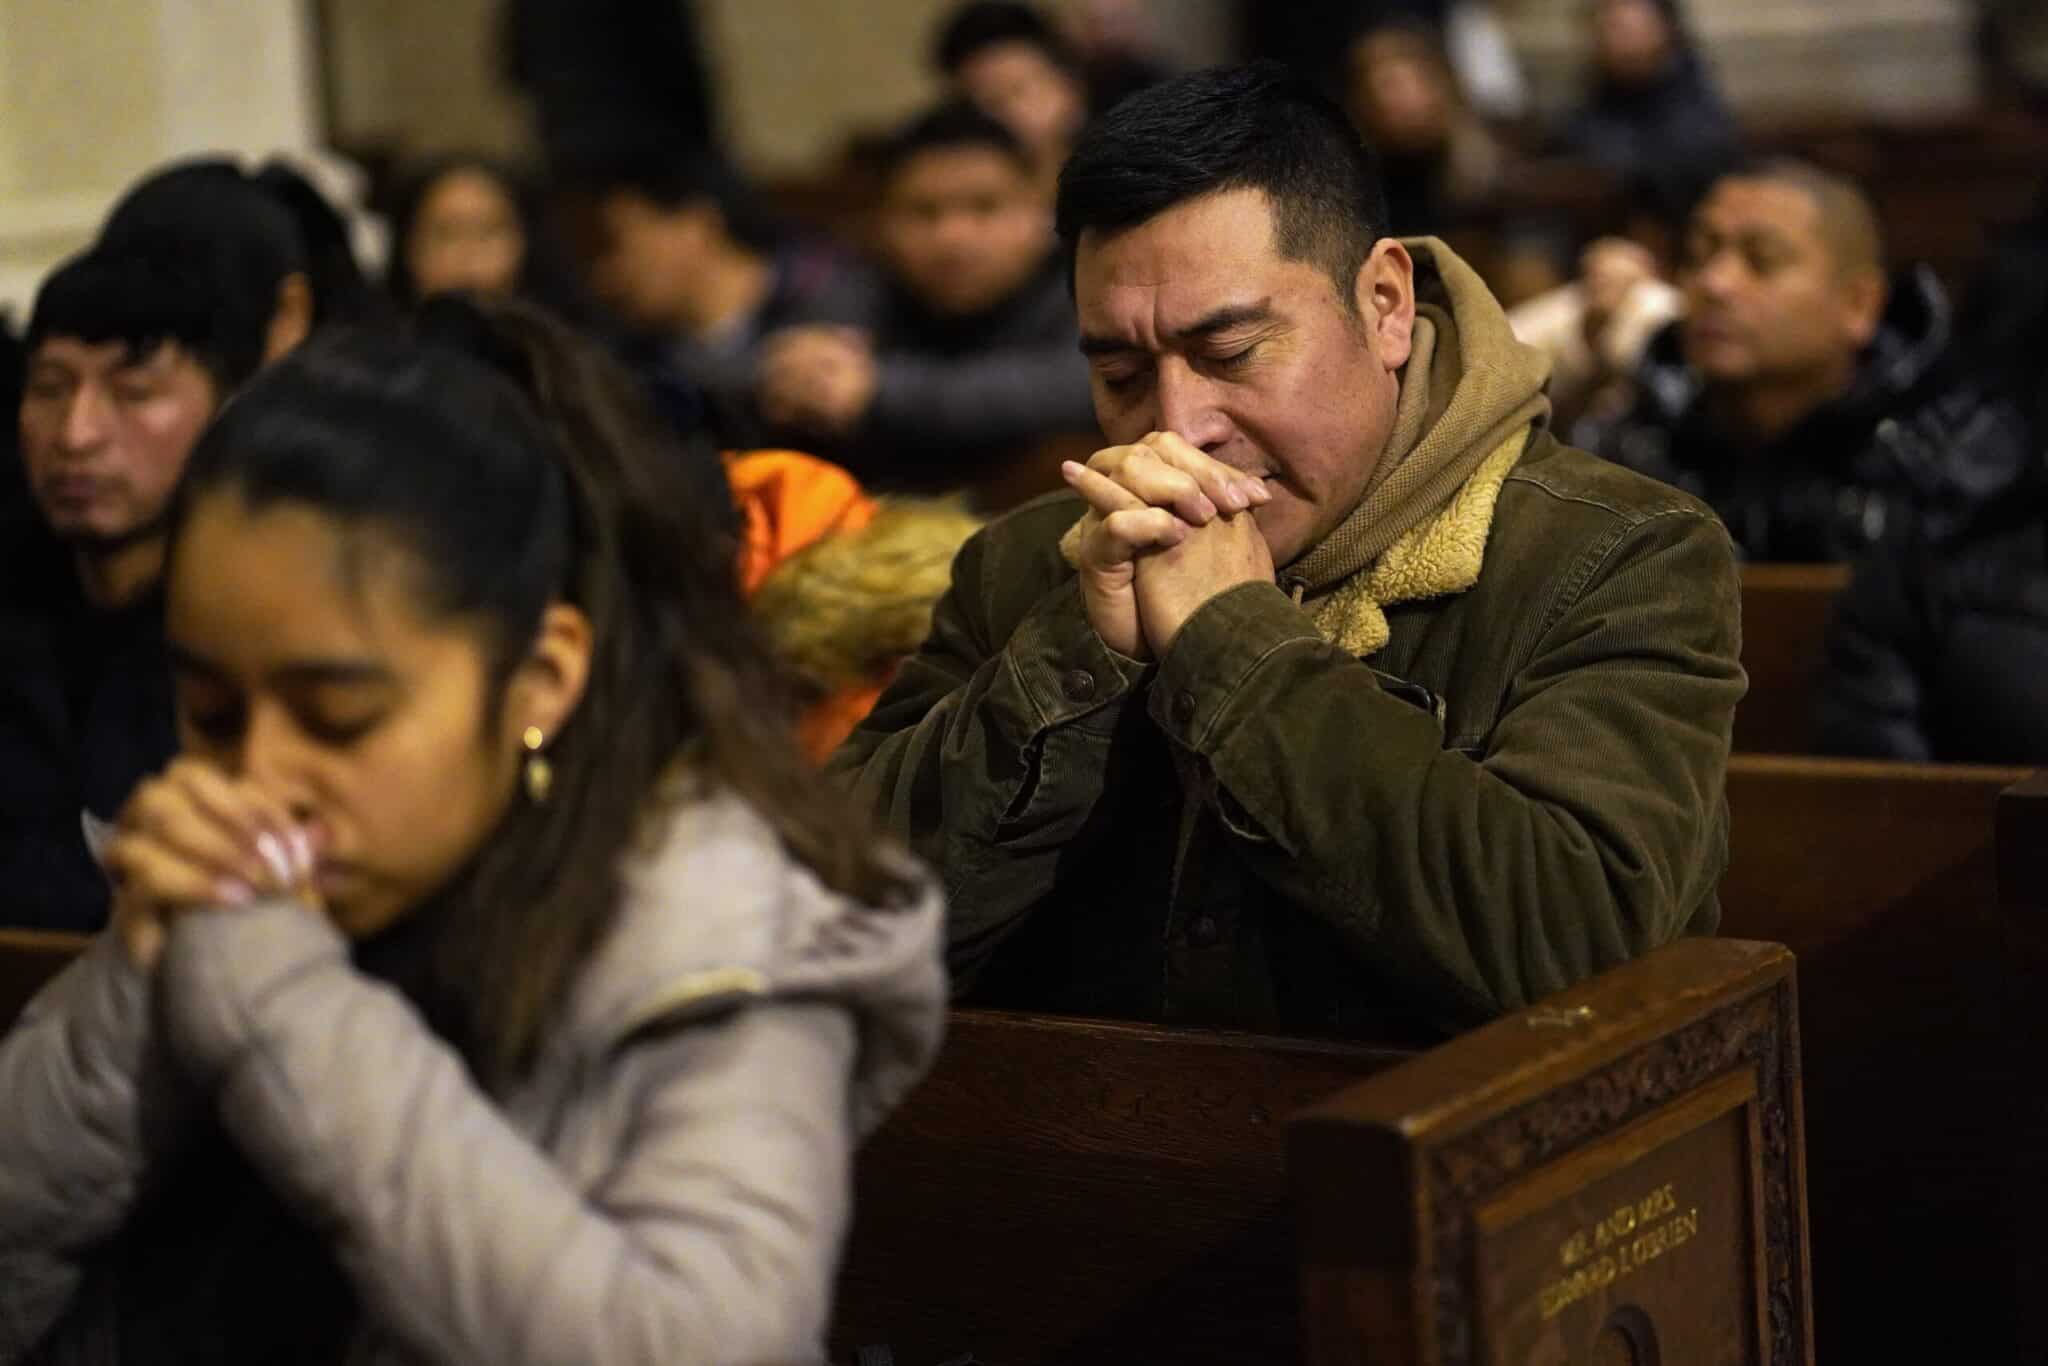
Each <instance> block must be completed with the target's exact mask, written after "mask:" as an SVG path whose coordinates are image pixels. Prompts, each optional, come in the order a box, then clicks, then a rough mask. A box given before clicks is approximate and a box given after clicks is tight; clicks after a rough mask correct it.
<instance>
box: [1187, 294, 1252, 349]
mask: <svg viewBox="0 0 2048 1366" xmlns="http://www.w3.org/2000/svg"><path fill="white" fill-rule="evenodd" d="M1272 318H1273V301H1272V300H1271V299H1261V300H1259V301H1258V302H1257V303H1253V304H1225V305H1224V306H1223V307H1222V308H1219V309H1216V310H1214V311H1213V312H1210V313H1207V314H1205V315H1203V316H1202V317H1201V318H1199V319H1197V320H1196V321H1194V322H1192V323H1189V324H1188V325H1187V326H1186V327H1183V328H1179V329H1177V330H1176V331H1175V332H1174V334H1173V339H1174V340H1175V341H1177V342H1191V341H1201V340H1202V339H1203V338H1205V337H1213V336H1215V335H1216V334H1217V333H1218V332H1228V331H1229V330H1230V329H1232V328H1233V327H1244V326H1247V325H1249V324H1252V323H1263V322H1270V321H1272Z"/></svg>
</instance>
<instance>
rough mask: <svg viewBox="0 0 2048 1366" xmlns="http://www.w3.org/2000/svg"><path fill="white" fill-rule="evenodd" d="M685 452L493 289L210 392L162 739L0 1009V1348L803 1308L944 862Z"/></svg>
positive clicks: (785, 1357) (908, 1076) (912, 1009)
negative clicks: (41, 980)
mask: <svg viewBox="0 0 2048 1366" xmlns="http://www.w3.org/2000/svg"><path fill="white" fill-rule="evenodd" d="M679 468H680V465H679V462H677V461H676V460H675V459H674V458H673V457H670V456H668V455H667V453H666V452H664V450H663V448H662V446H661V443H660V441H659V440H658V439H657V438H656V437H655V436H654V435H653V433H652V432H651V431H650V430H649V427H648V424H647V423H646V421H645V420H644V419H643V418H642V417H641V416H640V415H639V414H638V413H637V411H636V410H635V409H634V408H633V406H632V404H631V402H630V395H629V394H628V392H627V387H626V381H624V380H622V379H621V378H619V377H618V376H617V375H616V374H615V372H613V371H612V370H611V369H610V368H609V367H608V366H607V364H606V363H605V362H603V361H602V360H601V359H600V358H598V357H597V356H596V355H595V354H594V353H592V352H590V351H589V350H588V349H586V348H584V347H583V346H582V345H581V344H580V343H577V342H575V341H574V340H573V339H572V338H570V337H569V336H568V335H567V334H566V333H565V332H564V331H562V330H561V329H559V328H558V327H557V326H556V325H554V324H552V323H550V322H548V321H547V320H546V319H545V318H544V317H542V316H541V315H539V314H537V313H535V312H533V311H530V310H527V309H524V308H522V307H519V306H516V305H489V306H485V305H477V304H471V303H469V302H466V301H463V300H459V299H455V300H447V301H442V302H439V303H435V304H432V305H430V306H429V307H428V308H427V309H426V311H425V313H424V315H423V316H422V319H421V321H420V324H419V335H418V336H416V337H413V338H394V337H392V336H390V335H371V334H365V333H350V332H342V333H338V334H335V335H333V336H329V337H324V338H319V339H316V340H315V341H314V342H313V343H311V344H309V345H308V346H307V347H306V348H304V349H302V350H301V351H300V352H298V353H296V354H295V355H293V356H292V357H291V358H289V359H288V360H286V361H285V362H282V363H280V364H279V365H278V366H277V367H275V368H274V369H273V370H271V371H269V372H267V373H265V374H264V375H263V376H262V377H261V378H259V379H258V380H257V381H256V382H255V383H254V384H252V385H251V387H250V388H249V389H247V390H246V391H245V392H244V393H243V394H242V395H241V396H240V397H238V398H237V400H236V401H235V403H234V404H232V405H231V406H230V407H229V408H228V409H227V410H226V411H225V412H223V414H222V415H221V417H220V419H219V420H218V422H217V423H216V424H215V426H214V427H213V428H212V429H211V430H210V432H209V433H208V434H207V436H206V437H205V438H204V439H203V441H202V443H201V445H200V447H199V449H198V450H197V451H196V452H195V454H194V456H193V459H192V463H191V466H190V469H189V473H188V474H187V476H186V485H185V489H184V494H183V500H182V503H181V506H180V510H179V513H178V516H177V519H176V524H175V530H174V539H173V543H172V549H171V556H170V564H169V599H168V601H169V638H170V641H171V645H172V651H173V656H174V659H175V662H176V671H177V690H178V712H179V727H180V734H181V739H182V743H183V750H184V753H183V757H181V758H180V759H178V760H177V761H176V762H175V763H174V764H173V765H172V766H171V768H170V769H169V770H168V771H167V772H166V773H165V774H164V775H163V776H162V777H161V778H159V779H156V780H154V781H152V782H149V783H147V784H145V785H144V786H143V787H142V788H141V789H140V790H138V792H137V793H136V795H135V797H134V798H133V799H132V801H131V802H130V804H129V806H128V808H127V809H126V811H125V813H124V814H123V817H122V820H121V823H120V828H119V831H118V835H117V837H116V839H115V840H114V842H113V844H112V846H111V848H110V849H109V850H108V852H107V862H108V866H109V870H110V872H111V873H112V874H113V876H114V877H115V878H116V879H117V881H118V884H119V889H118V892H117V894H116V912H115V922H114V928H113V930H112V931H111V932H110V933H109V934H107V935H105V936H102V938H101V939H100V940H99V941H98V942H96V943H95V945H94V947H93V948H92V949H91V950H90V951H89V952H88V953H87V954H86V956H85V957H84V958H83V959H82V960H81V961H80V962H79V963H77V964H76V965H74V966H73V967H72V968H71V969H70V970H69V971H68V972H66V973H65V974H64V975H63V976H62V977H60V978H59V979H58V980H57V981H56V982H54V983H52V984H51V986H50V987H49V988H48V989H47V990H46V991H45V992H44V993H43V994H42V995H41V996H40V997H39V998H38V999H37V1000H36V1001H35V1002H34V1003H33V1004H32V1005H31V1006H30V1008H29V1010H28V1012H27V1013H26V1014H25V1015H24V1016H23V1018H22V1021H21V1023H20V1024H19V1025H18V1026H17V1027H16V1028H15V1030H14V1031H13V1032H12V1033H11V1034H10V1035H9V1036H8V1037H7V1038H6V1039H5V1041H4V1043H0V1096H4V1097H5V1104H4V1106H0V1361H16V1360H26V1361H32V1362H38V1363H45V1362H55V1363H70V1362H108V1363H113V1362H120V1363H129V1362H143V1361H158V1360H161V1361H181V1362H182V1361H219V1362H241V1361H251V1362H253V1361H263V1362H272V1361H293V1362H299V1361H322V1360H325V1361H341V1360H349V1361H358V1360H385V1359H397V1360H428V1361H446V1362H457V1361H460V1362H493V1363H541V1362H560V1363H564V1364H565V1366H567V1364H569V1363H576V1364H578V1366H592V1364H596V1366H604V1364H605V1363H613V1362H650V1363H652V1362H662V1363H670V1362H674V1363H681V1362H692V1363H718V1362H733V1363H738V1362H761V1363H766V1362H776V1363H784V1362H799V1361H812V1360H817V1359H819V1357H820V1346H821V1340H822V1336H823V1332H824V1327H825V1322H826V1311H827V1307H828V1298H829V1294H830V1288H831V1281H832V1272H833V1268H834V1264H835V1261H836V1259H837V1254H838V1251H839V1246H840V1243H841V1239H842V1235H843V1233H844V1231H845V1228H846V1224H847V1219H848V1213H849V1211H848V1201H849V1189H848V1181H849V1156H850V1152H851V1149H852V1146H853V1143H854V1141H855V1138H856V1137H857V1135H858V1134H860V1133H861V1132H863V1131H865V1130H866V1129H868V1128H869V1127H871V1126H872V1125H873V1124H874V1123H875V1122H876V1121H877V1120H878V1119H879V1118H880V1116H881V1115H882V1114H883V1113H884V1112H885V1111H886V1110H887V1108H888V1107H889V1106H890V1105H891V1104H892V1103H893V1102H894V1101H895V1100H896V1099H898V1098H899V1097H900V1096H901V1095H902V1094H903V1093H904V1091H905V1090H906V1089H907V1088H908V1087H909V1086H910V1084H911V1083H912V1082H913V1081H914V1080H915V1078H916V1077H917V1075H918V1074H919V1073H920V1072H921V1070H922V1069H923V1068H924V1066H925V1065H926V1063H927V1062H928V1061H929V1059H930V1057H931V1055H932V1053H933V1051H934V1049H935V1047H936V1044H937V1037H938V1032H939V1027H940V1020H941V1011H942V1002H943V982H942V974H941V971H940V968H939V967H938V960H937V935H938V908H937V905H936V902H935V898H934V896H933V895H932V894H931V892H930V891H929V890H928V889H927V887H926V885H925V884H924V882H923V881H922V880H921V877H920V875H919V874H918V873H917V871H916V870H915V868H914V867H913V866H912V865H910V864H909V863H908V861H907V859H905V858H903V857H901V856H898V855H897V854H895V853H894V852H893V851H892V850H890V849H889V848H888V847H887V846H885V845H884V844H882V843H881V842H880V841H879V840H878V839H877V838H876V837H875V836H874V835H873V834H872V833H871V831H870V830H869V829H868V828H867V826H866V824H865V822H864V821H863V820H862V819H861V818H860V817H858V816H857V815H856V814H855V813H854V811H853V810H852V808H851V807H850V806H848V805H847V804H846V803H844V802H843V801H842V800H841V799H840V798H839V796H838V795H837V793H836V792H835V791H833V790H832V789H829V788H827V787H825V786H823V785H821V784H820V783H819V781H818V780H817V779H816V778H815V777H814V776H813V775H812V774H811V772H810V771H809V769H808V766H807V765H806V763H805V761H804V759H803V758H802V756H801V755H800V753H799V752H798V750H797V747H796V745H795V743H794V740H793V739H792V737H791V734H790V732H789V729H788V727H787V725H786V723H785V722H784V721H783V720H782V717H783V715H784V712H783V710H782V709H781V708H779V707H778V706H777V705H776V698H777V697H778V695H779V688H778V686H777V683H776V680H775V678H774V676H773V671H772V669H771V668H770V666H769V665H768V664H767V663H766V662H765V656H764V654H763V653H762V650H761V648H760V647H759V646H758V645H757V644H756V643H755V640H754V638H753V636H752V635H751V633H750V631H749V629H748V626H747V624H746V620H745V617H744V609H743V608H742V606H741V604H740V601H739V599H738V596H737V594H736V591H735V589H734V585H733V582H732V580H733V570H732V563H733V559H732V549H731V546H730V543H729V542H728V541H727V540H726V539H725V538H724V537H723V536H721V535H717V534H714V533H713V532H712V531H711V530H710V529H709V528H711V527H712V526H713V525H714V523H713V522H712V520H711V515H710V513H709V512H708V510H704V509H701V508H699V507H696V506H693V505H692V503H691V501H690V500H689V499H688V498H687V497H686V496H685V495H683V494H681V493H679V492H677V490H676V489H675V488H674V487H673V485H674V484H675V483H676V481H677V478H678V476H677V474H676V471H677V470H678V469H679ZM700 519H702V523H703V524H702V525H699V521H700Z"/></svg>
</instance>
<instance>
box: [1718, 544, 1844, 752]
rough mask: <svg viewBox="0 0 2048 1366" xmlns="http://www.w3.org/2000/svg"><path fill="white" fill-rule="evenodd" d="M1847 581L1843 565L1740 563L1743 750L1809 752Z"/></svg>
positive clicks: (1739, 743)
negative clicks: (1745, 687)
mask: <svg viewBox="0 0 2048 1366" xmlns="http://www.w3.org/2000/svg"><path fill="white" fill-rule="evenodd" d="M1848 586H1849V567H1848V566H1847V565H1839V564H1747V565H1744V566H1743V567H1742V667H1743V668H1744V669H1745V670H1747V671H1748V673H1749V692H1748V694H1747V695H1746V696H1744V697H1743V699H1742V702H1741V705H1739V706H1737V707H1736V709H1735V752H1736V753H1738V754H1811V753H1812V752H1813V748H1814V701H1815V697H1816V696H1817V694H1818V692H1819V687H1820V674H1821V666H1822V662H1823V659H1824V656H1825V643H1826V638H1827V627H1828V620H1829V618H1830V617H1831V616H1832V615H1833V614H1834V609H1835V599H1836V598H1837V597H1838V596H1839V595H1840V594H1841V592H1842V590H1843V589H1844V588H1846V587H1848Z"/></svg>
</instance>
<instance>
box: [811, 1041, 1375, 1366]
mask: <svg viewBox="0 0 2048 1366" xmlns="http://www.w3.org/2000/svg"><path fill="white" fill-rule="evenodd" d="M1407 1056H1408V1055H1407V1054H1405V1053H1402V1052H1397V1051H1393V1050H1385V1049H1375V1048H1369V1047H1361V1046H1357V1045H1350V1044H1339V1043H1321V1042H1313V1041H1303V1040H1282V1039H1270V1038H1260V1037H1254V1036H1250V1035H1240V1034H1226V1033H1217V1032H1209V1031H1193V1030H1167V1029H1159V1028H1154V1027H1151V1026H1146V1025H1132V1024H1111V1023H1106V1022H1101V1021H1093V1020H1068V1019H1053V1018H1047V1017H1040V1016H1032V1015H1011V1014H1003V1013H998V1012H986V1011H974V1010H967V1011H958V1012H955V1014H954V1016H953V1018H952V1021H951V1023H950V1025H949V1033H948V1036H947V1040H946V1046H945V1051H944V1053H943V1054H942V1056H941V1057H940V1059H939V1063H938V1066H937V1068H936V1069H935V1070H934V1071H933V1073H932V1075H931V1076H930V1077H928V1078H927V1079H926V1080H925V1082H924V1083H923V1085H922V1086H920V1087H919V1089H918V1090H917V1091H916V1092H915V1093H914V1094H913V1095H912V1096H911V1097H910V1100H909V1102H908V1103H907V1104H906V1105H905V1106H904V1107H903V1109H902V1110H900V1111H899V1112H897V1114H896V1115H895V1116H894V1117H892V1118H891V1119H890V1121H889V1123H888V1124H887V1125H886V1126H885V1127H884V1128H883V1129H882V1131H881V1133H880V1134H878V1135H877V1136H876V1138H875V1139H874V1140H873V1141H872V1142H871V1143H870V1144H869V1146H868V1147H867V1149H866V1150H865V1151H864V1152H863V1154H862V1156H861V1159H860V1164H859V1171H858V1181H857V1186H856V1194H855V1199H854V1211H855V1216H854V1227H853V1234H852V1240H851V1243H850V1245H849V1248H848V1252H847V1260H846V1264H845V1268H844V1270H843V1272H842V1275H841V1278H840V1288H839V1296H838V1306H839V1314H838V1322H837V1324H836V1325H835V1327H834V1331H833V1335H832V1336H833V1346H834V1350H833V1360H834V1361H844V1360H847V1359H849V1358H850V1356H851V1354H852V1352H853V1350H854V1349H856V1348H858V1347H862V1346H868V1345H874V1344H887V1345H889V1346H890V1347H892V1348H893V1349H894V1351H895V1357H896V1361H897V1363H898V1366H937V1363H939V1362H942V1361H947V1360H950V1359H951V1358H953V1357H956V1356H960V1355H962V1354H964V1353H966V1352H969V1351H972V1352H973V1353H974V1354H975V1356H976V1358H977V1359H978V1360H979V1361H980V1362H982V1363H985V1364H986V1366H1029V1364H1031V1363H1048V1364H1050V1363H1058V1364H1059V1366H1084V1363H1090V1362H1104V1363H1108V1362H1116V1363H1126V1362H1139V1361H1144V1362H1161V1363H1165V1362H1173V1363H1177V1364H1179V1363H1186V1364H1187V1366H1195V1364H1196V1363H1203V1362H1217V1363H1225V1362H1228V1363H1233V1364H1235V1363H1242V1362H1251V1361H1287V1360H1299V1359H1300V1348H1299V1345H1298V1344H1299V1336H1300V1333H1299V1328H1298V1316H1297V1312H1296V1294H1295V1273H1294V1267H1295V1258H1294V1247H1293V1242H1292V1236H1291V1231H1290V1229H1289V1227H1288V1223H1287V1219H1286V1214H1285V1201H1286V1185H1285V1179H1284V1174H1283V1171H1282V1167H1281V1122H1282V1121H1283V1120H1284V1119H1285V1118H1286V1116H1287V1115H1288V1114H1289V1113H1290V1112H1292V1111H1294V1110H1296V1109H1299V1108H1301V1107H1302V1106H1304V1105H1306V1104H1308V1103H1309V1102H1311V1101H1315V1100H1320V1099H1322V1098H1324V1097H1326V1096H1329V1095H1331V1094H1332V1093H1334V1092H1336V1091H1338V1090H1341V1089H1342V1088H1343V1087H1344V1086H1346V1085H1347V1084H1349V1083H1351V1082H1354V1081H1357V1080H1359V1079H1360V1078H1362V1077H1366V1076H1370V1075H1372V1074H1373V1073H1375V1072H1378V1071H1381V1070H1384V1069H1385V1068H1387V1067H1389V1066H1391V1065H1393V1064H1394V1063H1396V1062H1399V1061H1402V1060H1404V1059H1405V1058H1406V1057H1407Z"/></svg>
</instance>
